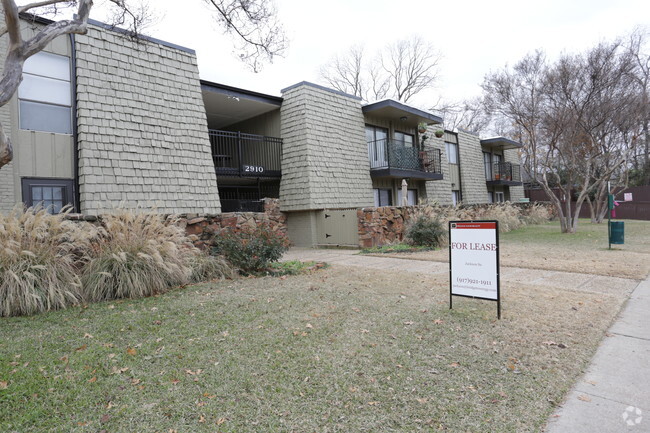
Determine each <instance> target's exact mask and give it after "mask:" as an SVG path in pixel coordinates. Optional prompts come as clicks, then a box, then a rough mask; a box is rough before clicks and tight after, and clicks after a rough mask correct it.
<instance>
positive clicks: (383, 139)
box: [366, 125, 388, 168]
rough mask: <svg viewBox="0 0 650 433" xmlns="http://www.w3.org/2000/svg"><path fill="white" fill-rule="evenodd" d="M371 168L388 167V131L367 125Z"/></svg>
mask: <svg viewBox="0 0 650 433" xmlns="http://www.w3.org/2000/svg"><path fill="white" fill-rule="evenodd" d="M366 142H368V157H369V158H370V168H378V167H388V151H387V149H388V129H386V128H380V127H378V126H372V125H366Z"/></svg>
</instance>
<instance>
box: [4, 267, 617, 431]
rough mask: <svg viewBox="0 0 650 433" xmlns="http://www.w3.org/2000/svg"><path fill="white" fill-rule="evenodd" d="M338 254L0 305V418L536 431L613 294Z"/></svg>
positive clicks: (175, 425) (44, 423)
mask: <svg viewBox="0 0 650 433" xmlns="http://www.w3.org/2000/svg"><path fill="white" fill-rule="evenodd" d="M447 284H448V283H447V276H446V275H438V276H426V277H424V276H422V275H418V274H402V273H396V272H392V271H381V272H379V271H377V270H373V271H367V270H364V269H361V268H352V267H350V268H345V267H336V266H335V267H332V268H328V269H324V270H318V271H314V272H313V273H311V274H307V275H297V276H289V277H281V278H278V277H265V278H257V279H254V278H244V279H239V280H235V281H222V282H215V283H207V284H202V285H196V286H189V287H187V288H185V289H182V290H176V291H173V292H170V293H168V294H165V295H163V296H158V297H153V298H148V299H141V300H133V301H131V300H127V301H122V302H108V303H99V304H94V305H90V306H88V307H86V308H81V307H80V308H72V309H68V310H66V311H59V312H52V313H48V314H42V315H39V316H34V317H22V318H0V431H3V432H14V431H15V432H30V431H39V432H99V431H104V432H111V433H115V432H140V431H142V432H145V431H146V432H165V433H168V432H170V431H176V432H305V433H307V432H380V431H381V432H409V431H450V432H451V431H454V432H456V431H463V432H464V431H472V432H487V431H499V432H523V431H540V430H541V428H542V426H543V425H544V423H545V421H546V419H547V417H548V416H549V414H550V413H551V411H552V410H553V408H554V406H555V405H556V404H558V403H559V402H561V400H562V398H563V396H564V394H565V393H566V391H567V390H568V389H569V388H570V387H571V386H572V384H573V382H574V381H575V380H576V379H577V377H578V376H579V374H580V373H581V370H582V369H583V368H584V366H585V365H586V364H587V362H588V361H589V359H590V358H591V356H592V354H593V353H594V351H595V348H596V346H597V344H598V342H599V341H600V339H601V338H603V335H604V332H605V330H606V329H607V327H608V325H609V324H610V323H611V320H612V318H613V316H614V315H615V314H616V313H617V311H618V310H619V308H620V306H621V304H622V302H623V301H624V296H621V294H620V293H619V292H616V291H612V292H611V293H588V292H577V291H572V290H567V289H558V288H553V287H542V286H540V287H537V286H533V285H529V284H526V283H522V284H521V285H519V286H518V287H512V288H510V289H509V290H508V291H507V292H506V293H505V294H504V306H505V311H504V313H505V314H504V319H503V320H501V321H497V320H496V305H495V304H494V303H491V302H487V301H483V302H481V301H473V300H467V299H457V300H454V310H451V311H450V310H449V309H448V285H447Z"/></svg>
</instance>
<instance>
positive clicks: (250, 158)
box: [208, 130, 282, 178]
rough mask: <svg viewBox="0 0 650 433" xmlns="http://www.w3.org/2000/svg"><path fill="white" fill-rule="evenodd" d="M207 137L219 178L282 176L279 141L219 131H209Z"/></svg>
mask: <svg viewBox="0 0 650 433" xmlns="http://www.w3.org/2000/svg"><path fill="white" fill-rule="evenodd" d="M208 134H209V136H210V147H211V148H212V160H213V162H214V168H215V171H216V173H217V175H218V176H237V177H253V178H260V177H263V178H279V177H281V176H282V169H281V160H282V139H281V138H276V137H266V136H263V135H255V134H246V133H243V132H232V131H218V130H209V131H208Z"/></svg>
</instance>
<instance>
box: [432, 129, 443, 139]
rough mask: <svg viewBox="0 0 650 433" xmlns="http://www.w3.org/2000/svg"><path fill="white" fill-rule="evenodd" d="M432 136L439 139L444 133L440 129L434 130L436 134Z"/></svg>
mask: <svg viewBox="0 0 650 433" xmlns="http://www.w3.org/2000/svg"><path fill="white" fill-rule="evenodd" d="M434 134H436V137H438V138H441V137H442V136H443V135H445V131H443V130H442V129H436V132H434Z"/></svg>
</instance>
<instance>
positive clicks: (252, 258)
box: [213, 224, 289, 274]
mask: <svg viewBox="0 0 650 433" xmlns="http://www.w3.org/2000/svg"><path fill="white" fill-rule="evenodd" d="M213 245H214V249H213V253H215V254H222V255H223V256H225V258H226V259H227V260H228V261H229V262H230V263H232V264H233V265H234V266H235V267H236V268H238V269H239V270H240V271H241V272H242V273H244V274H257V273H260V272H263V271H266V270H267V268H268V267H269V265H270V264H271V263H273V262H276V261H278V260H279V259H280V258H281V257H282V254H284V253H285V252H286V251H287V250H288V249H289V239H287V237H286V235H284V234H283V233H280V232H276V231H273V230H272V229H271V228H270V226H269V225H268V224H262V225H260V226H258V227H256V228H244V229H242V230H241V231H240V232H234V231H232V230H224V231H222V232H221V233H220V234H218V235H216V236H215V238H214V242H213Z"/></svg>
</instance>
